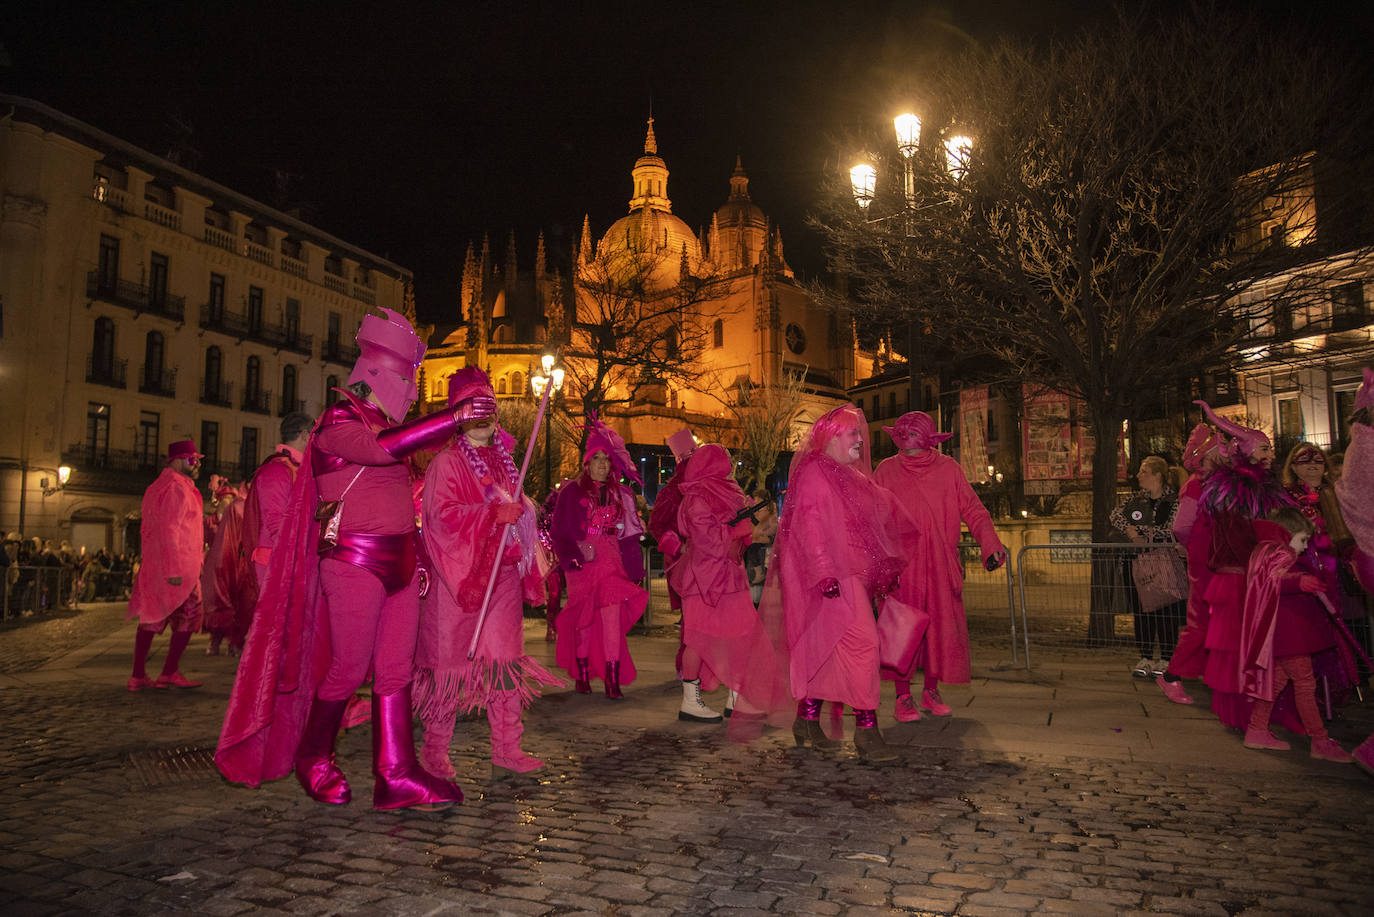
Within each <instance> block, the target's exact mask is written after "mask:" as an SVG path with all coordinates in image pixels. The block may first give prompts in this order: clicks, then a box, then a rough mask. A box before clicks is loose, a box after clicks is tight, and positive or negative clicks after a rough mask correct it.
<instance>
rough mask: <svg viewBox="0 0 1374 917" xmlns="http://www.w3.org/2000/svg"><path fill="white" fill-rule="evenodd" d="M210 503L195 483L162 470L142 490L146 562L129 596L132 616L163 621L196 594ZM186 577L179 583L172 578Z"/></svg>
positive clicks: (130, 616)
mask: <svg viewBox="0 0 1374 917" xmlns="http://www.w3.org/2000/svg"><path fill="white" fill-rule="evenodd" d="M204 516H205V501H204V500H203V499H202V498H201V495H200V491H198V490H196V484H195V482H194V481H192V480H191V479H190V478H188V477H187V476H186V475H184V474H182V473H180V472H178V471H174V470H172V469H171V468H164V469H162V473H161V474H159V475H158V476H157V480H155V481H153V483H152V484H151V485H150V486H149V487H148V490H147V491H146V492H145V493H144V494H143V520H142V523H141V525H140V531H141V532H142V533H143V564H142V566H141V567H139V570H138V576H136V577H135V578H134V589H133V594H132V595H130V596H129V614H128V617H129V618H130V619H133V618H138V620H139V623H141V624H161V623H162V622H163V621H166V620H167V618H168V617H169V616H170V615H171V614H172V612H174V611H176V610H177V609H178V608H180V607H181V606H182V604H183V603H184V602H185V601H186V600H187V599H189V598H190V597H191V593H193V592H194V591H195V589H196V586H197V585H198V584H199V582H200V569H201V561H202V560H203V558H204V557H205V542H204V538H205V522H204ZM177 577H180V578H181V583H180V584H179V585H172V584H171V583H169V582H167V580H169V579H176V578H177Z"/></svg>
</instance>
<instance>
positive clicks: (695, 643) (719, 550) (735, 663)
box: [668, 446, 769, 691]
mask: <svg viewBox="0 0 1374 917" xmlns="http://www.w3.org/2000/svg"><path fill="white" fill-rule="evenodd" d="M730 471H731V468H730V454H729V453H728V452H726V451H725V450H724V449H723V448H721V447H719V446H715V447H711V446H705V447H703V448H702V449H700V450H698V452H697V453H696V454H695V455H693V456H692V461H691V463H690V464H689V465H688V466H687V472H686V475H685V477H684V479H683V481H682V483H681V487H682V490H681V503H680V504H679V506H678V513H677V520H676V523H675V528H676V529H677V531H679V532H681V533H683V534H684V535H685V536H686V544H685V546H684V548H683V551H682V555H681V557H680V558H679V560H678V561H677V563H675V564H674V565H673V566H672V568H671V569H670V570H669V571H668V582H669V584H670V585H672V586H673V587H674V589H676V590H677V592H678V594H679V595H681V596H682V643H683V645H684V646H686V647H690V648H692V649H694V650H696V652H697V654H698V655H699V656H700V657H701V663H702V665H701V689H702V690H703V691H714V690H715V689H716V688H717V687H719V686H720V685H722V684H724V685H726V686H727V687H729V688H730V689H732V690H735V691H738V690H740V688H741V686H742V684H743V681H744V676H745V673H746V671H747V670H748V664H749V659H750V657H751V656H752V655H753V654H755V653H758V652H769V650H768V638H767V637H766V636H765V635H764V632H763V625H762V624H761V623H760V621H759V615H758V612H757V611H756V610H755V608H754V602H753V599H751V598H750V596H749V582H748V578H747V577H746V576H745V573H744V564H743V563H742V561H741V557H742V555H743V551H744V547H745V545H747V544H748V543H749V541H750V539H751V537H752V535H753V531H752V529H753V526H752V525H751V523H750V522H749V520H748V518H745V519H744V520H743V521H741V522H736V523H734V524H733V525H732V524H731V521H730V520H731V519H732V518H733V517H734V515H735V514H736V513H737V512H739V511H740V510H741V509H743V508H744V507H745V506H747V505H748V504H749V502H750V501H749V500H748V499H747V498H746V497H745V496H744V492H743V491H742V490H740V489H739V485H738V484H736V483H735V482H734V479H733V478H731V477H730Z"/></svg>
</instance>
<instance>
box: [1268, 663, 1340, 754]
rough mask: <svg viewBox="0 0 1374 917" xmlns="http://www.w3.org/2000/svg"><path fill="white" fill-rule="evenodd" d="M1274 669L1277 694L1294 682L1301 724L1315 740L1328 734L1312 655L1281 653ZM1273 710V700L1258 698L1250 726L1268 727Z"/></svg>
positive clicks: (1295, 703)
mask: <svg viewBox="0 0 1374 917" xmlns="http://www.w3.org/2000/svg"><path fill="white" fill-rule="evenodd" d="M1274 669H1275V671H1274V696H1275V697H1278V696H1279V694H1280V693H1282V691H1283V689H1284V688H1285V687H1286V686H1287V685H1288V682H1290V681H1291V682H1293V706H1295V707H1297V708H1298V719H1300V720H1302V728H1303V729H1305V730H1307V735H1308V737H1309V738H1311V739H1312V740H1313V741H1316V740H1318V739H1325V738H1328V734H1327V731H1326V724H1325V723H1323V722H1322V715H1321V711H1320V710H1318V709H1317V678H1316V676H1315V675H1313V674H1312V657H1311V656H1280V657H1278V658H1276V659H1275V660H1274ZM1273 711H1274V702H1273V701H1271V700H1258V699H1257V700H1256V701H1255V705H1254V706H1253V707H1251V708H1250V728H1251V729H1268V728H1269V716H1270V714H1271V713H1273Z"/></svg>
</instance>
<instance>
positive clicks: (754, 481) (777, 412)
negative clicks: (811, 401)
mask: <svg viewBox="0 0 1374 917" xmlns="http://www.w3.org/2000/svg"><path fill="white" fill-rule="evenodd" d="M804 376H805V372H804V371H803V372H801V373H792V372H789V373H784V375H783V379H782V382H781V383H780V384H778V385H749V384H748V383H745V384H744V385H743V386H742V387H741V389H740V393H739V399H738V400H737V401H736V402H735V403H733V404H731V405H730V406H729V410H730V413H731V414H732V415H733V419H734V422H735V426H736V428H737V429H738V431H739V446H738V447H737V449H736V453H735V457H736V459H738V460H739V462H740V467H739V469H738V473H737V474H736V477H738V478H739V480H740V485H741V486H742V487H743V488H744V490H745V492H746V493H748V492H751V491H752V490H753V489H754V488H755V487H761V486H763V484H764V483H765V482H766V481H767V480H768V475H769V474H770V473H771V472H772V471H773V468H774V467H775V466H776V465H777V463H778V456H780V455H781V454H782V453H783V452H786V451H787V450H788V449H791V448H792V447H793V446H794V445H795V438H796V431H794V430H793V428H792V424H793V422H794V421H795V420H796V419H797V415H798V414H799V413H801V408H802V402H803V400H804V399H805V394H806V390H805V387H804V386H803V384H802V379H803V377H804Z"/></svg>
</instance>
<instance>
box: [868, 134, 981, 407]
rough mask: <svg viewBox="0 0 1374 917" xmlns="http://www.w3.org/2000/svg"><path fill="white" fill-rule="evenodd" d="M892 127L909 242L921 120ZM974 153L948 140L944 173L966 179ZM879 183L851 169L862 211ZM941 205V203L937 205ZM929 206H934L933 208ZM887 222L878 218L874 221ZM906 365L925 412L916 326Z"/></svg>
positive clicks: (958, 140) (916, 401) (963, 141)
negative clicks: (919, 370)
mask: <svg viewBox="0 0 1374 917" xmlns="http://www.w3.org/2000/svg"><path fill="white" fill-rule="evenodd" d="M892 127H893V130H894V131H895V132H896V135H897V150H898V152H900V153H901V154H902V191H903V207H902V216H903V217H904V219H905V222H906V235H907V238H908V239H910V238H911V237H912V236H914V235H915V229H916V211H917V210H918V209H921V208H918V207H917V206H916V153H917V151H918V150H919V149H920V146H921V119H920V118H918V117H916V116H915V115H913V114H911V113H910V112H907V113H904V114H900V115H898V116H897V117H895V118H893V119H892ZM972 153H973V140H972V139H971V138H969V137H967V136H964V135H962V134H960V135H956V136H951V137H948V138H947V139H946V140H945V141H944V161H945V170H946V171H947V172H948V173H949V175H950V177H951V178H953V179H954V180H955V181H960V180H962V179H963V177H964V175H965V174H966V173H967V172H968V163H969V157H970V156H971V155H972ZM877 182H878V173H877V170H876V169H874V168H873V167H872V166H871V165H869V164H868V163H863V162H861V163H858V164H857V165H855V166H854V167H853V168H852V169H850V170H849V185H850V189H851V190H852V191H853V194H854V203H856V204H858V205H859V210H861V211H863V212H865V213H866V212H867V211H868V206H869V204H871V203H873V197H874V193H875V189H876V186H877ZM936 203H938V202H936ZM930 206H933V204H932V205H930ZM884 219H887V217H879V218H877V219H876V220H874V221H873V222H878V221H879V220H884ZM907 366H908V367H909V369H910V386H911V389H910V396H909V399H910V403H911V408H912V410H918V411H919V410H924V409H925V403H924V402H925V398H924V397H923V393H922V391H921V385H920V376H919V375H918V373H917V372H916V323H915V322H909V323H908V324H907Z"/></svg>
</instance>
